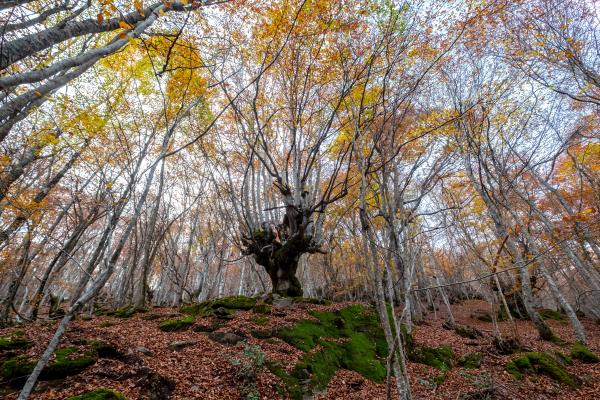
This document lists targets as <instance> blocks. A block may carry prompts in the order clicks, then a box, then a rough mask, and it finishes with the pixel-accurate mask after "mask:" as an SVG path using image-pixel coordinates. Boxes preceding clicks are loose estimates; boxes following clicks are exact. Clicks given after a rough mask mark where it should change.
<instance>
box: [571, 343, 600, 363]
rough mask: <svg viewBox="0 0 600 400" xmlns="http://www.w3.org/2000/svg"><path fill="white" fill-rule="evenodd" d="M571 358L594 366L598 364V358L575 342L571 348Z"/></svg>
mask: <svg viewBox="0 0 600 400" xmlns="http://www.w3.org/2000/svg"><path fill="white" fill-rule="evenodd" d="M571 356H572V357H573V358H575V359H577V360H580V361H583V362H584V363H589V364H595V363H598V362H600V357H598V356H597V355H595V354H594V353H592V352H591V351H590V350H589V349H588V348H587V347H585V345H583V344H581V343H579V342H577V343H575V344H574V345H573V347H572V348H571Z"/></svg>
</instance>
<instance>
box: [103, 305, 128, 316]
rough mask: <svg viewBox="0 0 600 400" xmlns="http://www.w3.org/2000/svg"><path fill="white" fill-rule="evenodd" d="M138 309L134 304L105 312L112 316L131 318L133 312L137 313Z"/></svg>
mask: <svg viewBox="0 0 600 400" xmlns="http://www.w3.org/2000/svg"><path fill="white" fill-rule="evenodd" d="M135 312H136V309H135V307H134V306H133V305H131V304H130V305H127V306H124V307H121V308H117V309H116V310H114V311H108V312H105V313H104V314H105V315H107V316H111V317H117V318H130V317H131V316H133V314H135Z"/></svg>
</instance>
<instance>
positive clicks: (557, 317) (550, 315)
mask: <svg viewBox="0 0 600 400" xmlns="http://www.w3.org/2000/svg"><path fill="white" fill-rule="evenodd" d="M539 314H540V317H542V318H543V319H545V320H549V319H550V320H553V321H559V322H562V323H564V324H566V323H567V318H566V316H565V315H564V314H563V313H561V312H559V311H555V310H550V309H549V308H544V309H542V310H540V311H539Z"/></svg>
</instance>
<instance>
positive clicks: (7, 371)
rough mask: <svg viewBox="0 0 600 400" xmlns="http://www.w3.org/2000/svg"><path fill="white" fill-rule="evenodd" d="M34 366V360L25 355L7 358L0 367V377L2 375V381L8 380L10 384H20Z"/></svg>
mask: <svg viewBox="0 0 600 400" xmlns="http://www.w3.org/2000/svg"><path fill="white" fill-rule="evenodd" d="M34 367H35V362H33V361H31V360H30V359H29V358H27V356H18V357H13V358H9V359H8V360H6V361H4V363H2V366H1V367H0V377H2V381H5V382H8V383H9V384H10V385H11V386H21V385H23V384H24V383H25V380H26V379H27V377H28V376H29V374H30V373H31V371H33V368H34Z"/></svg>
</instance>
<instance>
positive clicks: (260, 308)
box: [252, 303, 273, 314]
mask: <svg viewBox="0 0 600 400" xmlns="http://www.w3.org/2000/svg"><path fill="white" fill-rule="evenodd" d="M272 310H273V306H271V305H270V304H266V303H259V304H256V305H255V306H254V307H252V311H253V312H254V313H256V314H271V311H272Z"/></svg>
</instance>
